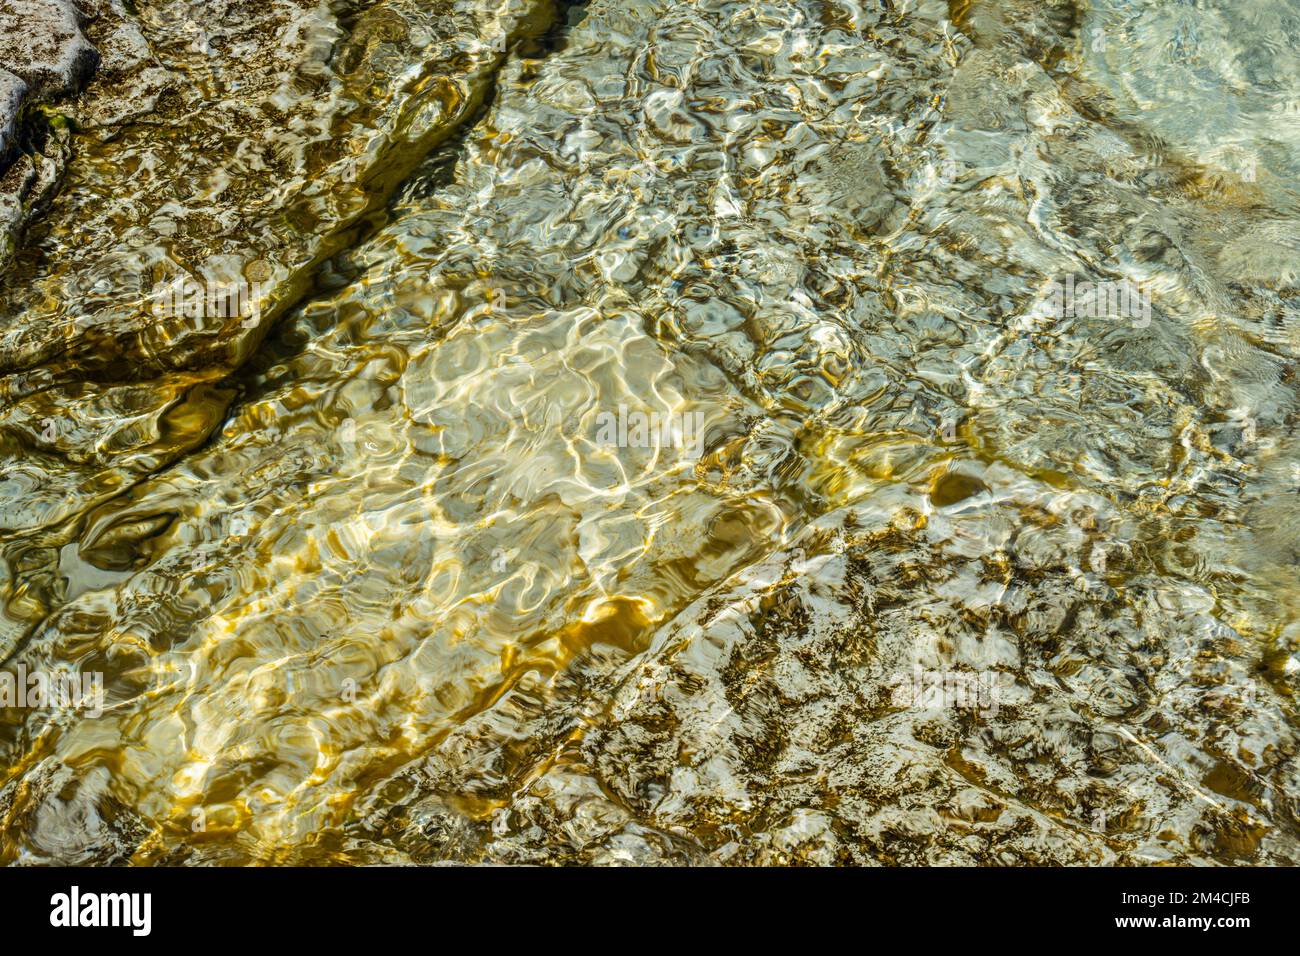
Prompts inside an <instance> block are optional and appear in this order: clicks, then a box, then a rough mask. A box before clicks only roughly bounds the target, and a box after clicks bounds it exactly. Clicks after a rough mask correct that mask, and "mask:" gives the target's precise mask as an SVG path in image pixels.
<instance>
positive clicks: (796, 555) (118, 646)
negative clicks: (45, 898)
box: [0, 0, 1300, 864]
mask: <svg viewBox="0 0 1300 956" xmlns="http://www.w3.org/2000/svg"><path fill="white" fill-rule="evenodd" d="M106 9H107V8H106ZM123 15H124V16H133V17H134V18H135V22H137V23H138V25H139V27H140V32H141V35H142V36H143V37H144V38H145V40H146V41H147V44H148V47H149V50H150V51H151V56H150V57H149V58H148V60H147V62H144V63H141V64H136V65H133V66H130V67H129V68H128V67H127V66H123V67H121V69H120V70H119V71H118V72H117V73H114V72H113V70H111V69H109V70H106V71H105V72H104V73H103V74H102V75H101V77H100V79H98V80H97V81H96V82H95V84H93V85H92V86H91V88H90V89H89V91H88V92H87V93H86V94H84V95H83V97H82V98H81V99H80V100H78V101H77V102H76V103H74V104H64V106H63V107H61V113H60V114H59V116H58V117H57V118H58V119H59V120H60V121H63V122H66V123H68V124H70V126H71V128H72V129H73V130H74V133H73V136H72V143H71V145H72V160H71V162H70V164H69V166H68V169H67V172H66V174H65V178H64V182H63V185H62V188H61V190H60V192H59V194H58V196H57V197H56V199H55V200H54V201H53V202H52V204H51V206H50V208H49V209H48V211H47V212H46V213H45V215H44V217H43V218H42V219H41V220H40V221H38V222H37V223H35V224H33V225H32V226H30V227H29V228H28V230H27V233H26V236H25V239H24V241H23V243H22V245H21V247H20V249H19V250H18V253H17V255H16V256H15V258H14V259H13V261H12V262H11V263H10V264H9V266H8V268H7V270H6V271H5V272H4V273H3V274H2V276H0V280H2V285H0V375H2V377H0V597H2V598H3V602H4V603H3V606H2V612H0V659H3V661H4V665H3V667H4V670H5V671H8V672H11V673H17V670H18V668H19V667H22V668H24V669H25V672H29V673H30V672H36V671H42V672H45V673H50V674H57V673H60V672H64V671H69V672H72V671H75V672H80V673H81V674H99V675H102V680H103V685H102V690H103V693H102V713H98V714H96V715H92V714H90V713H88V712H87V708H85V707H82V708H80V709H78V708H62V709H60V708H51V707H44V708H41V707H36V708H33V707H21V706H9V707H4V708H3V709H0V861H2V862H5V863H44V862H64V863H89V862H101V863H104V862H128V861H129V862H134V863H182V862H184V863H221V864H231V863H245V864H246V863H342V862H348V863H373V862H403V861H414V862H422V863H423V862H435V861H448V860H450V861H483V862H540V863H554V862H560V863H567V862H587V863H614V862H631V863H653V862H676V863H682V862H690V863H707V862H725V863H763V864H773V863H791V862H810V863H872V862H882V863H912V864H914V863H976V862H978V863H992V864H1015V863H1159V862H1177V863H1207V862H1209V863H1213V862H1218V863H1229V864H1232V863H1245V862H1253V863H1290V864H1297V863H1300V765H1298V764H1297V759H1296V756H1297V733H1298V732H1300V725H1298V724H1297V717H1296V709H1295V693H1296V690H1297V687H1298V682H1300V658H1297V656H1296V655H1297V649H1298V648H1300V587H1298V586H1297V571H1296V569H1297V562H1298V561H1300V435H1298V434H1297V428H1298V427H1300V395H1298V394H1297V389H1298V387H1300V382H1298V381H1297V377H1296V365H1295V361H1296V356H1297V354H1298V353H1300V302H1298V300H1297V288H1298V276H1300V229H1298V228H1297V223H1298V222H1300V46H1297V44H1298V43H1300V3H1297V2H1296V0H1258V2H1252V0H1201V2H1196V3H1192V2H1176V0H1087V2H1085V0H1080V2H1077V3H1075V2H1064V0H970V2H967V0H954V2H952V3H942V2H934V0H926V2H922V0H911V2H907V0H892V2H890V0H883V2H874V0H873V2H862V3H855V2H837V0H819V2H814V0H750V2H715V0H699V2H687V0H591V2H590V3H589V4H586V5H567V6H561V7H556V6H553V5H552V4H551V3H550V2H549V0H546V2H531V0H529V2H523V0H507V2H503V3H501V4H498V5H493V4H492V3H484V2H482V0H454V2H452V3H440V2H420V0H377V2H373V3H366V4H356V3H344V2H337V3H325V2H322V3H320V4H318V5H315V6H312V5H311V4H309V3H306V2H302V3H289V2H287V0H279V2H277V3H270V4H267V3H258V4H253V3H244V2H230V3H225V4H215V5H213V4H206V3H205V4H202V5H199V4H194V6H193V7H190V6H189V5H188V4H186V3H184V2H179V0H176V2H165V0H164V2H154V0H142V2H140V3H139V4H138V5H137V10H136V13H135V14H123ZM97 22H109V21H97ZM101 29H102V27H101ZM96 39H98V40H100V41H101V42H106V41H105V38H104V36H102V35H101V36H92V40H96ZM186 276H188V277H191V279H193V280H194V281H197V282H200V283H206V284H208V286H209V287H210V286H211V285H212V284H213V283H217V284H220V283H227V284H230V283H245V284H246V287H247V288H250V289H252V290H254V292H253V297H254V298H255V300H256V308H255V310H254V312H253V314H252V315H251V317H248V316H244V315H233V316H232V315H221V314H213V310H211V309H207V310H200V314H197V315H194V314H190V315H186V314H177V313H176V312H174V311H173V312H169V311H167V310H166V309H159V308H158V307H157V289H158V288H159V284H160V283H165V282H167V281H170V280H172V279H175V278H176V277H180V278H182V279H183V278H184V277H186ZM1067 278H1068V281H1069V282H1070V283H1071V285H1072V287H1073V284H1075V283H1084V282H1093V283H1098V282H1110V283H1131V284H1133V288H1135V289H1137V288H1141V289H1142V290H1143V294H1144V295H1145V296H1146V301H1147V304H1148V308H1147V310H1146V312H1145V313H1138V312H1134V313H1132V314H1126V315H1123V316H1111V315H1099V316H1096V317H1090V316H1089V315H1088V314H1081V313H1085V312H1086V311H1087V310H1071V312H1072V313H1073V314H1064V315H1063V314H1061V312H1060V310H1056V309H1054V307H1053V301H1054V300H1053V298H1052V290H1053V288H1055V287H1056V286H1054V285H1053V284H1054V283H1056V284H1057V286H1059V285H1060V284H1062V283H1065V282H1066V281H1067ZM651 414H654V415H655V416H656V417H655V419H654V421H655V422H658V423H662V424H663V425H664V427H662V428H658V427H657V428H656V429H654V430H653V431H650V430H648V429H647V430H646V431H645V433H644V434H641V435H640V436H638V435H637V434H636V432H637V431H638V430H637V429H636V428H635V421H637V420H638V419H637V418H636V416H638V415H645V416H647V417H648V416H650V415H651ZM620 418H621V419H622V420H623V422H624V424H625V427H626V423H627V422H628V421H629V420H632V422H633V427H632V428H630V429H628V430H627V433H625V434H622V435H619V436H617V437H616V438H613V439H611V432H610V428H609V423H610V421H611V420H617V419H620ZM693 429H695V431H693ZM615 431H618V429H615ZM693 438H698V442H694V441H693V440H692V439H693ZM936 672H937V673H941V674H945V675H949V677H950V680H949V684H950V685H951V684H952V682H953V680H954V679H955V680H956V683H957V685H958V686H959V687H968V688H972V689H973V688H978V692H976V691H975V690H972V695H973V696H974V697H975V698H977V699H976V700H975V701H974V704H972V700H970V699H965V700H962V699H958V700H957V701H956V702H955V703H954V700H953V699H951V695H948V697H946V698H945V700H944V701H942V702H940V703H939V704H937V705H936V704H935V702H934V701H929V700H917V699H909V697H908V694H907V693H901V694H900V688H902V689H906V688H907V687H908V686H909V682H911V681H913V679H914V675H921V674H927V673H936ZM952 675H957V676H956V677H955V678H953V677H952ZM963 675H964V676H963ZM963 681H966V683H965V684H963V683H962V682H963ZM994 689H995V690H996V693H994V694H986V693H985V692H986V691H990V690H994ZM962 696H963V695H961V694H959V695H958V698H961V697H962ZM966 696H968V697H969V696H971V695H966Z"/></svg>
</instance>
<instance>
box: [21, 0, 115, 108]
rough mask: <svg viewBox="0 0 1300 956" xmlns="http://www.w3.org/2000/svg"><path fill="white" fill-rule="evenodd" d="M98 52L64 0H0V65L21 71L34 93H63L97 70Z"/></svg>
mask: <svg viewBox="0 0 1300 956" xmlns="http://www.w3.org/2000/svg"><path fill="white" fill-rule="evenodd" d="M98 63H99V54H98V53H96V52H95V48H94V47H93V46H91V45H90V41H88V40H87V39H86V37H85V36H84V35H83V34H82V32H81V19H80V17H79V16H78V14H77V10H76V8H75V7H74V6H73V5H72V4H71V3H68V2H66V0H4V2H3V3H0V67H3V68H4V69H6V70H8V71H9V72H10V73H13V74H14V75H16V76H19V77H21V78H22V79H23V80H24V81H25V82H26V83H27V85H28V87H29V88H30V93H31V95H33V96H38V97H49V96H65V95H67V94H69V93H73V92H75V91H76V90H77V89H79V88H80V87H81V86H82V85H83V84H85V83H86V82H87V81H88V80H89V79H90V77H91V75H92V74H93V73H94V72H95V67H96V65H97V64H98Z"/></svg>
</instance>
